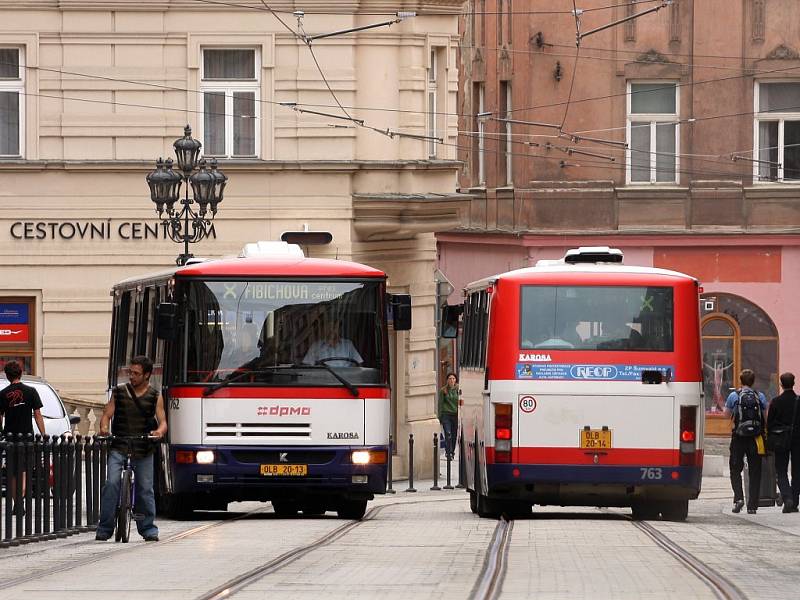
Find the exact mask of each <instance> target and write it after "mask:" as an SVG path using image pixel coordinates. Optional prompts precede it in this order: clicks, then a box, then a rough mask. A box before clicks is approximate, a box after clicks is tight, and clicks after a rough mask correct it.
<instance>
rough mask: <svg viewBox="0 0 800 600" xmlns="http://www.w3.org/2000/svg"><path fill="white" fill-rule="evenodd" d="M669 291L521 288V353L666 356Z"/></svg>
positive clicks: (670, 339)
mask: <svg viewBox="0 0 800 600" xmlns="http://www.w3.org/2000/svg"><path fill="white" fill-rule="evenodd" d="M672 330H673V302H672V288H669V287H630V286H625V287H624V286H618V287H617V286H548V285H528V286H524V287H523V288H522V297H521V307H520V347H521V348H525V349H534V350H625V351H644V352H671V351H672V349H673V335H672Z"/></svg>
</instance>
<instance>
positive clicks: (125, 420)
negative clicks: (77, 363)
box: [95, 356, 167, 542]
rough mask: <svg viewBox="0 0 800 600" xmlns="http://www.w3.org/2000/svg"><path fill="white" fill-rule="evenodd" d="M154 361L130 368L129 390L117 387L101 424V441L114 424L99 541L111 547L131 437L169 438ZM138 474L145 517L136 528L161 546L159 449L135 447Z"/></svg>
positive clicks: (138, 361) (143, 443) (137, 360)
mask: <svg viewBox="0 0 800 600" xmlns="http://www.w3.org/2000/svg"><path fill="white" fill-rule="evenodd" d="M152 373H153V361H152V360H150V359H149V358H148V357H146V356H135V357H134V358H133V359H131V364H130V367H129V368H128V378H129V380H130V383H129V384H122V385H118V386H116V387H115V388H114V389H113V391H112V394H111V398H110V399H109V401H108V403H107V404H106V406H105V409H104V410H103V416H102V418H101V419H100V435H101V436H103V435H108V432H109V424H110V423H111V419H112V418H113V419H114V424H113V434H114V439H113V440H112V442H111V451H110V452H109V455H108V478H107V480H106V482H105V485H104V486H103V493H102V497H101V500H100V522H99V523H98V524H97V533H96V535H95V539H96V540H99V541H105V540H107V539H109V538H110V537H111V534H112V533H114V524H115V517H116V514H115V513H116V508H117V501H118V499H119V490H120V475H121V473H122V468H123V465H124V464H125V461H126V453H127V449H128V442H127V441H126V440H125V439H122V438H126V437H134V436H145V435H149V436H151V437H152V438H156V439H160V438H162V437H163V436H164V434H165V433H166V432H167V418H166V414H165V412H164V398H163V397H162V396H161V394H160V393H159V392H158V390H156V389H155V388H154V387H152V386H151V385H150V375H152ZM132 451H133V458H132V464H133V470H134V473H135V486H136V508H135V510H136V511H137V512H138V513H141V515H142V517H141V518H137V520H136V528H137V529H138V530H139V534H140V535H141V536H142V537H143V538H144V539H145V541H148V542H157V541H158V527H156V524H155V517H156V500H155V494H154V493H153V444H152V443H151V442H149V441H148V440H145V439H142V440H137V441H134V442H133V443H132Z"/></svg>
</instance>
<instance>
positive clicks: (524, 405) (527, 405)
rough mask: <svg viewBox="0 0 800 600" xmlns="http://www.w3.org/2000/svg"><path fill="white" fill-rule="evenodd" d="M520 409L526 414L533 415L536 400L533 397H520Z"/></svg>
mask: <svg viewBox="0 0 800 600" xmlns="http://www.w3.org/2000/svg"><path fill="white" fill-rule="evenodd" d="M519 409H520V410H521V411H522V412H524V413H532V412H533V411H534V410H536V398H534V397H533V396H520V397H519Z"/></svg>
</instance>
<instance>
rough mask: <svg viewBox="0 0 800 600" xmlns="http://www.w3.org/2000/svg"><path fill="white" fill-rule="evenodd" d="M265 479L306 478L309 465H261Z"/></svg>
mask: <svg viewBox="0 0 800 600" xmlns="http://www.w3.org/2000/svg"><path fill="white" fill-rule="evenodd" d="M261 474H262V475H264V476H265V477H305V476H306V475H308V465H261Z"/></svg>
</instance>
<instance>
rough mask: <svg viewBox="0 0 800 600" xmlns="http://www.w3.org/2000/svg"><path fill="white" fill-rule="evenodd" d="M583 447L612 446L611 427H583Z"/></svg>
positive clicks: (593, 448)
mask: <svg viewBox="0 0 800 600" xmlns="http://www.w3.org/2000/svg"><path fill="white" fill-rule="evenodd" d="M581 448H587V449H589V450H606V449H608V448H611V430H610V429H581Z"/></svg>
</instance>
